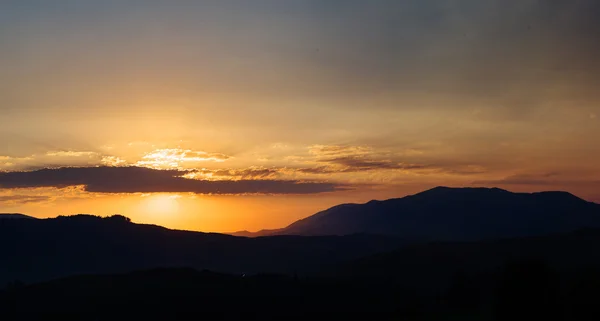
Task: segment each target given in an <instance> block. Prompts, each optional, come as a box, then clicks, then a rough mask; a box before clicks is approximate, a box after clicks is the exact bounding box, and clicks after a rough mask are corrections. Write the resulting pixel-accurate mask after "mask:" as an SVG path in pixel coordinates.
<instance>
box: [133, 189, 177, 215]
mask: <svg viewBox="0 0 600 321" xmlns="http://www.w3.org/2000/svg"><path fill="white" fill-rule="evenodd" d="M180 197H181V196H180V195H177V194H175V195H169V194H156V195H150V196H145V199H144V201H143V202H142V207H143V210H144V211H145V212H146V213H148V214H153V215H172V214H177V212H178V211H179V201H178V198H180Z"/></svg>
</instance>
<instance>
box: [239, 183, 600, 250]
mask: <svg viewBox="0 0 600 321" xmlns="http://www.w3.org/2000/svg"><path fill="white" fill-rule="evenodd" d="M586 227H600V205H599V204H595V203H591V202H587V201H585V200H583V199H581V198H578V197H576V196H574V195H572V194H570V193H567V192H539V193H512V192H509V191H506V190H502V189H499V188H449V187H436V188H433V189H430V190H427V191H424V192H422V193H419V194H416V195H410V196H406V197H403V198H397V199H389V200H386V201H375V200H373V201H370V202H368V203H365V204H342V205H338V206H334V207H332V208H330V209H327V210H325V211H322V212H319V213H317V214H314V215H312V216H310V217H307V218H305V219H302V220H299V221H297V222H295V223H293V224H291V225H289V226H287V227H285V228H283V229H279V230H271V231H268V230H267V231H261V232H258V233H255V234H251V233H248V232H246V233H244V235H245V236H264V235H306V236H314V235H348V234H355V233H367V234H381V235H394V236H401V237H402V238H405V239H410V240H421V241H440V240H447V241H456V240H482V239H495V238H504V237H520V236H531V235H543V234H548V233H561V232H569V231H573V230H577V229H580V228H586Z"/></svg>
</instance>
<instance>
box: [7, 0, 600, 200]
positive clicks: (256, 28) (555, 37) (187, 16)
mask: <svg viewBox="0 0 600 321" xmlns="http://www.w3.org/2000/svg"><path fill="white" fill-rule="evenodd" d="M1 7H2V10H0V46H1V48H2V55H0V66H1V67H2V74H1V75H0V115H1V116H0V204H1V203H2V202H11V203H17V202H21V203H35V202H46V201H47V200H48V197H47V195H41V194H40V195H35V193H33V192H31V193H28V194H22V195H21V194H9V192H8V191H9V190H12V189H17V188H18V189H19V191H24V190H25V189H27V188H30V189H35V188H56V187H61V186H70V187H73V186H86V187H85V190H86V191H87V193H133V192H136V193H138V192H139V193H145V192H182V193H183V192H190V193H198V194H246V193H251V194H286V195H289V194H304V195H310V194H319V195H321V194H322V193H323V192H336V193H344V192H348V191H358V192H360V191H368V192H369V193H372V194H368V195H375V196H376V195H379V194H376V193H378V191H384V190H385V191H387V192H386V193H385V194H381V195H386V196H387V195H390V194H393V193H394V192H396V191H398V193H405V192H406V191H408V190H414V189H417V188H421V187H425V186H436V185H452V186H471V185H477V186H479V185H482V186H500V187H509V188H510V187H514V188H516V189H522V190H525V189H531V190H540V189H564V190H569V191H574V192H576V193H577V194H578V195H581V196H584V197H586V198H587V199H594V200H600V195H599V194H598V192H597V190H598V188H600V185H599V183H598V182H600V166H599V165H598V159H600V117H599V115H600V91H598V90H597V88H600V77H599V76H598V75H600V60H599V59H598V58H597V57H600V42H598V39H600V19H597V17H598V16H600V2H598V1H595V0H579V1H539V0H522V1H512V2H507V1H502V0H465V1H446V0H439V1H421V0H409V1H395V0H374V1H361V0H345V1H342V0H331V1H320V0H307V1H293V0H256V1H244V0H219V1H217V0H214V1H213V0H208V1H184V0H181V1H180V0H172V1H159V0H145V1H141V0H133V1H126V2H124V1H112V0H108V1H92V0H81V1H68V0H57V1H52V2H51V3H50V2H48V1H41V0H20V1H13V0H8V1H4V2H2V5H1ZM114 175H117V176H119V177H116V178H115V176H114ZM109 177H112V178H113V179H112V181H111V180H110V179H108V178H109ZM407 186H408V187H407ZM26 187H27V188H26ZM409 187H410V188H409ZM3 193H4V194H3ZM11 193H12V192H11ZM327 194H329V193H327ZM36 196H39V197H38V198H36ZM52 197H54V196H52ZM314 197H320V196H314Z"/></svg>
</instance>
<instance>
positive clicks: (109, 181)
mask: <svg viewBox="0 0 600 321" xmlns="http://www.w3.org/2000/svg"><path fill="white" fill-rule="evenodd" d="M187 173H190V171H179V170H155V169H150V168H143V167H64V168H56V169H43V170H37V171H32V172H5V173H0V188H33V187H57V188H63V187H68V186H79V185H83V186H85V190H86V191H88V192H97V193H158V192H173V193H176V192H181V193H184V192H190V193H198V194H312V193H323V192H332V191H337V190H343V189H345V187H344V186H343V185H340V184H335V183H326V182H301V181H294V180H237V181H231V180H228V181H206V180H195V179H187V178H184V177H182V176H183V175H185V174H187Z"/></svg>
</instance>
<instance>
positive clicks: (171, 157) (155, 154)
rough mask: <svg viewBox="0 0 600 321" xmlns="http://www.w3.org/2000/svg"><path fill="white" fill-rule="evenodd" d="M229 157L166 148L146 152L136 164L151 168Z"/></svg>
mask: <svg viewBox="0 0 600 321" xmlns="http://www.w3.org/2000/svg"><path fill="white" fill-rule="evenodd" d="M230 158H231V156H228V155H225V154H221V153H207V152H203V151H193V150H190V149H181V148H166V149H157V150H154V151H152V152H149V153H146V154H145V155H144V156H142V160H140V161H138V162H137V163H136V165H137V166H144V167H151V168H178V167H180V166H181V165H183V164H185V163H198V162H207V161H212V162H223V161H226V160H228V159H230Z"/></svg>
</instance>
